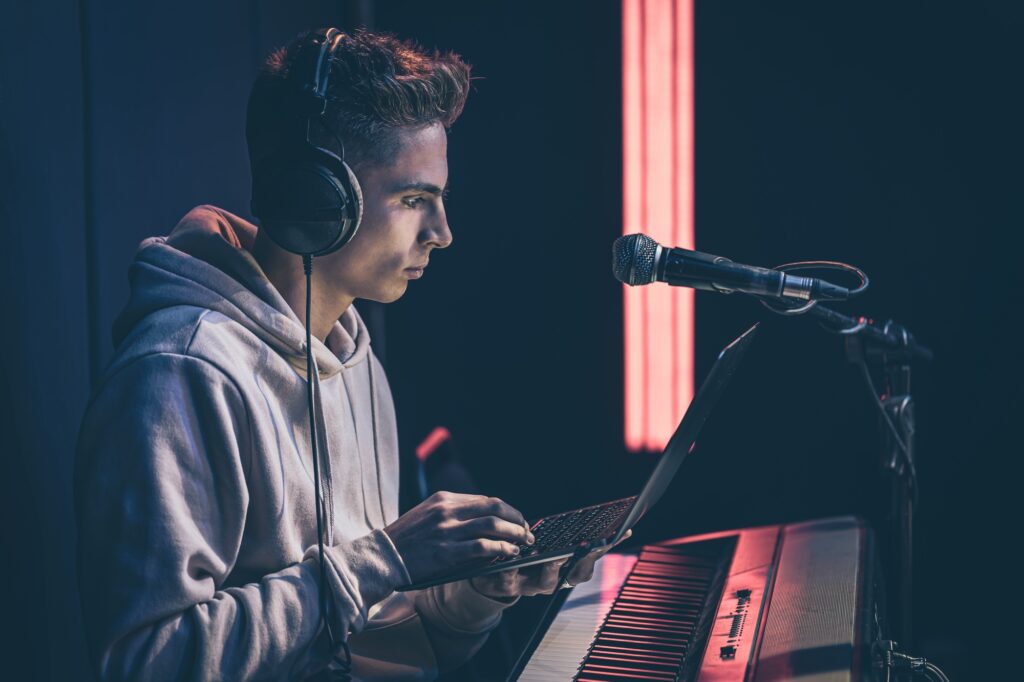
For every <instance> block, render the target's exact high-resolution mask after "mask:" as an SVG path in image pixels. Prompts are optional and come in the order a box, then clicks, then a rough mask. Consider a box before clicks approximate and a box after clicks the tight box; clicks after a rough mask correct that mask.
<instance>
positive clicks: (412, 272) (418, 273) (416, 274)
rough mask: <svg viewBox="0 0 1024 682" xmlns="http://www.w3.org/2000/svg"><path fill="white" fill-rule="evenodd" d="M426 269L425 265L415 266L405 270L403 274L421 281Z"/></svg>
mask: <svg viewBox="0 0 1024 682" xmlns="http://www.w3.org/2000/svg"><path fill="white" fill-rule="evenodd" d="M426 267H427V264H426V263H423V264H422V265H414V266H412V267H409V268H406V269H405V270H403V272H404V273H405V276H406V277H408V278H409V279H419V278H420V277H422V276H423V271H424V270H425V269H426Z"/></svg>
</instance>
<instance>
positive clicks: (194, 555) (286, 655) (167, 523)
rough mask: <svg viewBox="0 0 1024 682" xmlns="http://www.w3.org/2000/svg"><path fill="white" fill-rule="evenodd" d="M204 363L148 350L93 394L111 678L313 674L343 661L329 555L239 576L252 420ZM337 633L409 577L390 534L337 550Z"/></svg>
mask: <svg viewBox="0 0 1024 682" xmlns="http://www.w3.org/2000/svg"><path fill="white" fill-rule="evenodd" d="M247 419H248V417H247V411H246V409H245V405H244V404H243V400H242V397H241V395H240V393H239V391H238V389H237V388H236V387H235V386H234V384H233V383H232V382H231V381H230V380H229V379H228V378H227V377H226V376H225V375H224V374H223V373H222V372H221V371H220V370H219V369H217V368H216V367H214V366H213V365H211V364H209V363H208V362H206V361H204V360H200V359H197V358H193V357H188V356H182V355H175V354H153V355H148V356H145V357H142V358H139V359H136V360H134V361H132V362H130V363H129V364H127V365H126V366H124V367H122V368H120V369H119V370H118V371H117V372H116V373H114V374H113V375H112V376H110V377H109V378H108V379H107V380H106V382H105V383H104V385H103V386H102V388H101V390H100V391H99V393H98V394H97V395H96V396H95V397H94V398H93V401H92V402H91V403H90V406H89V409H88V411H87V413H86V416H85V419H84V421H83V425H82V431H81V434H80V437H79V446H78V448H79V449H78V458H77V463H76V472H75V509H76V516H77V520H78V533H79V535H78V538H79V539H78V574H79V588H80V592H81V595H82V610H83V618H84V621H85V626H86V631H87V638H88V642H89V648H90V651H91V653H92V656H93V661H94V664H95V665H96V667H97V670H98V672H99V677H100V679H101V680H127V679H131V680H150V679H154V680H208V679H232V680H248V679H252V678H259V679H275V680H276V679H295V678H298V679H301V678H303V677H305V676H306V675H308V674H310V673H312V672H314V671H316V670H317V669H319V668H322V667H323V666H324V665H325V664H326V663H327V660H328V654H329V652H328V651H327V649H328V646H327V642H326V636H325V635H323V634H321V632H320V609H319V596H318V595H319V589H320V585H319V581H318V566H317V563H316V557H315V554H314V555H312V556H311V555H309V554H307V556H306V557H304V558H303V560H302V561H301V562H298V563H296V564H294V565H291V566H288V567H285V568H283V569H282V570H280V571H278V572H276V573H272V574H270V575H264V576H261V577H258V579H255V578H253V579H252V581H251V582H246V583H244V584H231V585H228V584H227V582H228V576H229V575H231V573H232V570H233V569H234V567H235V564H236V561H237V558H238V551H239V547H240V545H241V542H242V535H243V531H244V528H245V524H246V509H247V506H248V492H247V486H246V470H247V462H248V460H249V448H250V446H251V443H250V429H249V426H248V421H247ZM328 572H329V576H328V583H329V586H328V589H329V590H330V598H331V599H332V600H333V604H334V605H335V608H334V609H333V611H334V614H335V616H336V618H337V623H336V625H335V627H336V629H337V631H339V632H348V631H349V630H353V631H358V630H359V629H361V628H362V627H363V626H364V625H365V622H366V617H367V610H368V609H369V607H370V606H371V605H372V604H374V603H376V602H378V601H380V600H381V599H383V598H384V597H386V596H387V595H388V594H390V593H391V592H392V591H393V590H394V588H395V587H396V586H397V585H399V584H401V583H403V582H405V581H406V580H407V576H406V574H405V569H404V566H403V565H402V563H401V559H400V558H399V557H398V555H397V553H396V552H395V549H394V546H393V545H392V544H391V542H390V541H389V540H388V539H387V537H386V536H385V535H384V533H383V531H375V532H374V533H371V534H370V535H367V536H365V537H362V538H359V539H357V540H355V541H353V542H351V543H348V545H337V546H335V547H333V548H332V549H331V551H330V562H329V568H328Z"/></svg>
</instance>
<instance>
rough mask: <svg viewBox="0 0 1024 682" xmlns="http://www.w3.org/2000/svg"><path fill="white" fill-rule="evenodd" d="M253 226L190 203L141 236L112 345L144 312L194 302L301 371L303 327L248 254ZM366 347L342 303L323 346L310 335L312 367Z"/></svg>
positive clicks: (355, 358)
mask: <svg viewBox="0 0 1024 682" xmlns="http://www.w3.org/2000/svg"><path fill="white" fill-rule="evenodd" d="M256 232H257V228H256V226H255V225H253V224H252V223H250V222H248V221H246V220H243V219H242V218H239V217H238V216H236V215H233V214H231V213H229V212H227V211H225V210H223V209H220V208H217V207H215V206H198V207H196V208H194V209H192V210H191V211H189V213H188V214H187V215H185V217H184V218H182V220H181V222H179V223H178V225H177V226H176V227H175V228H174V230H173V231H172V232H171V234H170V235H168V236H167V237H151V238H150V239H147V240H145V241H143V242H142V244H140V245H139V250H138V252H136V254H135V260H134V262H133V263H132V265H131V267H130V268H129V281H130V283H131V295H130V297H129V300H128V304H127V305H126V306H125V308H124V310H123V311H122V312H121V314H120V315H119V316H118V317H117V319H116V320H115V322H114V328H113V336H114V345H115V346H117V345H120V343H121V342H122V341H124V339H125V338H126V337H127V336H128V334H129V332H130V331H131V329H132V328H133V327H134V326H135V325H136V323H138V322H139V320H141V319H142V318H144V317H146V316H147V315H150V314H152V313H154V312H156V311H158V310H162V309H165V308H170V307H173V306H195V307H199V308H206V309H209V310H214V311H216V312H219V313H221V314H223V315H225V316H226V317H228V318H230V319H231V320H233V321H235V322H237V323H239V324H241V325H242V326H244V327H245V328H246V329H248V330H249V331H251V332H252V333H253V334H255V335H256V336H257V337H258V338H259V339H260V340H261V341H263V342H264V343H266V344H267V345H268V346H270V347H271V348H273V349H274V350H275V351H276V352H277V353H279V354H280V355H281V356H283V357H285V358H286V359H287V360H288V362H289V363H290V364H291V365H292V366H293V367H295V369H296V370H297V371H299V372H300V373H305V370H306V359H305V353H306V330H305V327H304V325H303V324H302V323H301V322H300V321H299V319H298V317H296V315H295V313H294V311H292V309H291V307H290V306H289V305H288V303H287V302H285V300H284V298H283V297H282V296H281V294H280V293H279V292H278V291H277V289H275V288H274V285H273V284H272V283H271V282H270V280H269V279H267V276H266V275H265V274H264V273H263V270H262V269H261V268H260V266H259V264H258V263H257V262H256V259H255V258H253V256H252V253H251V250H252V246H253V244H254V243H255V241H256ZM369 347H370V335H369V332H368V330H367V328H366V325H365V324H364V323H363V320H362V318H361V317H360V316H359V314H358V313H357V312H356V310H355V307H354V306H349V307H348V309H347V310H346V311H345V313H344V314H343V315H342V316H341V318H340V319H339V320H338V321H336V322H335V323H334V326H333V327H332V329H331V331H330V333H329V334H328V336H327V339H326V345H325V344H324V343H323V342H321V341H320V340H319V339H317V338H316V337H314V338H313V356H314V359H315V362H316V366H317V369H318V374H319V375H320V376H321V377H328V376H332V375H334V374H336V373H338V372H340V371H341V370H342V368H349V367H353V366H355V365H357V364H359V363H360V362H362V361H363V360H365V359H366V356H367V353H368V352H369Z"/></svg>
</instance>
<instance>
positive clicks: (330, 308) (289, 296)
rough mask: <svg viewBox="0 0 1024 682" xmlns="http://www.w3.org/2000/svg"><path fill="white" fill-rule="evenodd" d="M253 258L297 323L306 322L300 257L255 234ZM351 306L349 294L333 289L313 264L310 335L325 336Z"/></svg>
mask: <svg viewBox="0 0 1024 682" xmlns="http://www.w3.org/2000/svg"><path fill="white" fill-rule="evenodd" d="M253 257H254V258H255V259H256V262H257V263H259V264H260V267H261V268H262V269H263V272H264V274H266V276H267V279H269V280H270V283H271V284H273V285H274V288H275V289H277V291H278V293H280V294H281V297H282V298H283V299H284V300H285V302H286V303H287V304H288V306H289V307H290V308H291V309H292V311H294V312H295V316H296V317H298V318H299V322H302V323H303V324H305V322H306V273H305V272H303V270H302V257H301V256H297V255H295V254H293V253H288V252H287V251H284V250H282V249H281V248H280V247H278V246H277V245H276V244H274V243H273V242H271V241H270V240H269V239H267V238H265V237H263V238H261V237H257V239H256V244H255V245H254V247H253ZM350 305H352V297H350V296H345V295H344V294H341V293H339V292H337V291H333V290H332V288H331V287H330V284H329V281H328V280H327V279H326V278H325V277H324V273H322V272H319V273H318V272H317V269H316V263H315V262H314V263H313V300H312V318H311V320H310V327H311V332H312V334H313V336H315V337H317V338H318V339H320V340H321V341H325V340H326V339H327V335H328V334H330V333H331V327H333V326H334V323H335V321H336V320H337V319H338V318H339V317H341V315H342V313H344V312H345V311H346V310H348V307H349V306H350Z"/></svg>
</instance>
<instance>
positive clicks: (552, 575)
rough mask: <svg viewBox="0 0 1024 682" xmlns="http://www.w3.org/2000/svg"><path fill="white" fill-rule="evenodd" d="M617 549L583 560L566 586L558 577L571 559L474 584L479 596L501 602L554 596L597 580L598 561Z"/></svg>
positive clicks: (481, 579) (597, 551) (605, 549)
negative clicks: (540, 595)
mask: <svg viewBox="0 0 1024 682" xmlns="http://www.w3.org/2000/svg"><path fill="white" fill-rule="evenodd" d="M632 534H633V531H632V530H627V531H626V532H625V534H624V535H623V536H622V538H621V539H620V540H619V542H622V541H624V540H626V539H627V538H628V537H629V536H630V535H632ZM619 542H616V543H615V545H617V544H619ZM615 545H609V546H608V547H601V548H600V549H595V550H594V551H593V552H591V553H589V554H587V555H586V556H585V557H583V558H582V559H580V560H579V562H578V563H577V564H576V566H574V567H573V569H572V572H570V573H569V575H568V576H567V577H566V580H565V581H566V583H567V584H566V585H562V586H560V585H558V574H559V573H560V572H561V570H562V566H564V565H565V562H566V561H568V559H559V560H557V561H549V562H547V563H544V564H538V565H536V566H527V567H526V568H520V569H515V568H512V569H509V570H507V571H501V572H500V573H489V574H487V575H481V576H476V577H474V578H470V582H471V583H472V585H473V587H474V588H476V590H477V592H480V593H481V594H484V595H487V596H488V597H494V598H497V599H507V598H510V597H518V596H524V597H532V596H533V595H536V594H551V593H553V592H554V591H555V590H557V589H558V588H559V587H574V586H576V585H579V584H580V583H585V582H587V581H588V580H590V579H591V578H592V577H594V564H596V563H597V560H598V559H600V558H601V557H603V556H604V555H605V554H607V553H608V552H609V551H611V549H612V548H613V547H615Z"/></svg>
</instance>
